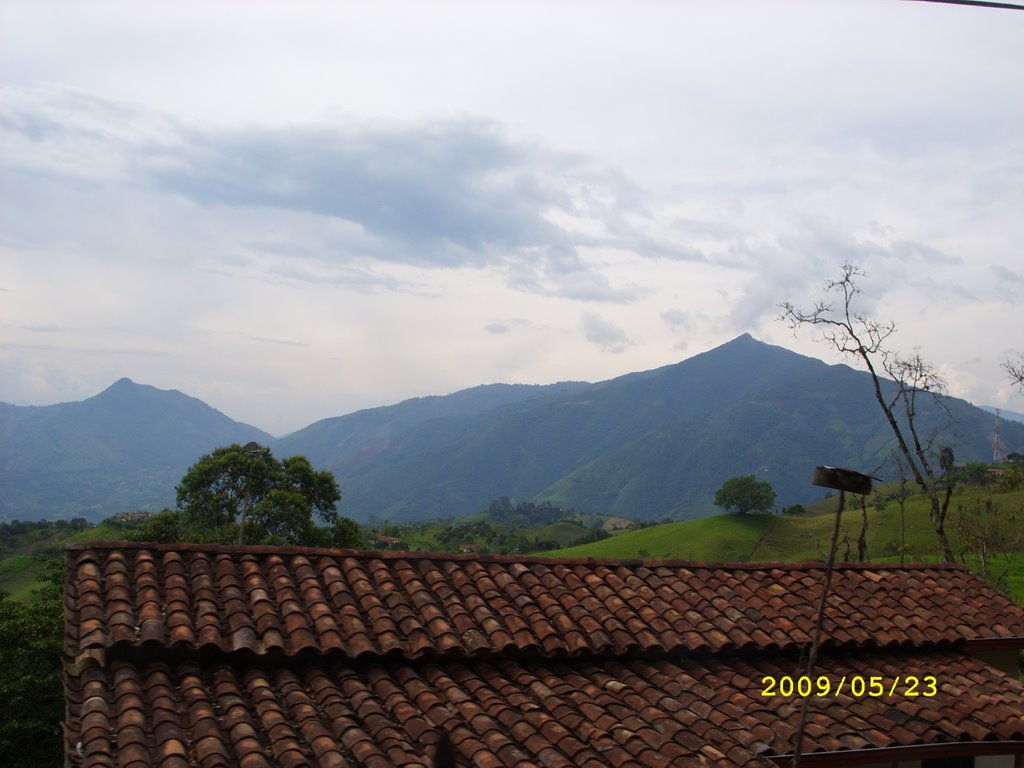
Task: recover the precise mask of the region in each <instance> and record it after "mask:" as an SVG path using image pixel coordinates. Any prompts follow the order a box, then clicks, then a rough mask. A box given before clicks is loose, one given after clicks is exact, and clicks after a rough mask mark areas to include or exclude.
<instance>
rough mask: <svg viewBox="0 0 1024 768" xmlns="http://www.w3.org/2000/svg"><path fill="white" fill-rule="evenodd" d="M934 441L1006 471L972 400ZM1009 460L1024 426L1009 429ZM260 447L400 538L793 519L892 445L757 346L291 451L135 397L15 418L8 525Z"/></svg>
mask: <svg viewBox="0 0 1024 768" xmlns="http://www.w3.org/2000/svg"><path fill="white" fill-rule="evenodd" d="M944 405H945V407H946V411H948V416H947V415H946V413H945V412H944V411H943V409H941V408H939V407H937V406H929V407H926V408H924V409H922V412H921V421H920V423H921V425H922V426H923V427H924V431H925V432H926V433H928V434H931V433H932V432H934V431H935V430H938V429H942V430H943V431H942V434H941V435H940V438H939V443H941V444H944V445H945V444H948V445H952V446H953V447H954V450H955V453H956V458H957V460H958V461H987V460H989V459H990V458H991V454H992V446H991V433H992V429H993V427H994V417H993V415H992V414H990V413H987V412H985V411H984V410H982V409H980V408H976V407H974V406H973V405H971V404H969V403H967V402H965V401H963V400H959V399H956V398H945V399H944ZM1001 438H1002V442H1003V444H1004V445H1005V446H1007V447H1008V448H1009V449H1010V450H1018V451H1019V450H1021V449H1022V448H1024V424H1018V423H1014V422H1009V421H1005V420H1004V421H1003V423H1002V425H1001ZM250 440H255V441H257V442H259V443H261V444H264V445H269V446H270V447H271V448H272V449H273V451H274V453H275V454H276V455H277V456H279V457H283V456H290V455H295V454H301V455H305V456H307V457H308V458H309V459H310V460H311V461H312V462H313V464H314V465H316V466H317V467H319V468H326V469H329V470H331V471H332V472H334V474H335V476H336V477H337V479H338V481H339V484H340V485H341V490H342V496H343V498H342V502H341V507H340V509H341V511H342V513H343V514H345V515H348V516H350V517H353V518H355V519H357V520H362V521H365V520H367V519H370V518H378V519H387V520H392V521H405V520H416V519H424V518H436V517H442V518H443V517H449V516H459V515H462V514H469V513H473V512H477V511H479V510H482V509H484V508H486V507H487V505H488V503H489V502H490V501H491V500H493V499H495V498H498V497H501V496H511V497H514V498H518V499H531V500H535V501H552V502H554V503H557V504H559V505H561V506H567V507H573V508H575V509H577V510H579V511H581V512H594V513H610V514H615V515H620V516H623V517H632V518H641V519H663V518H666V517H671V518H675V519H686V518H693V517H700V516H703V515H706V514H709V513H712V512H715V511H719V510H717V508H715V507H714V505H713V497H714V492H715V490H716V489H717V488H718V487H719V486H720V485H721V484H722V482H723V481H724V480H725V479H727V478H729V477H732V476H734V475H739V474H753V475H756V476H757V477H759V478H762V479H766V480H768V481H770V482H771V483H772V485H773V487H774V488H775V489H776V491H777V492H778V502H779V504H780V505H787V504H793V503H808V502H810V501H813V500H815V499H818V498H820V497H821V496H822V489H819V488H816V487H814V486H811V485H810V475H811V471H812V469H813V467H814V466H816V465H819V464H830V465H835V466H846V467H851V468H855V469H860V470H862V471H865V472H870V473H873V474H876V475H880V476H884V475H885V474H886V472H887V471H888V470H887V468H886V467H885V462H886V459H887V457H888V454H889V451H890V448H891V446H892V439H891V434H890V432H889V429H888V426H887V424H886V422H885V420H884V418H883V416H882V414H881V411H880V409H879V407H878V405H877V403H876V402H875V400H874V395H873V392H872V388H871V384H870V379H869V378H868V376H867V374H865V373H863V372H860V371H855V370H853V369H851V368H849V367H848V366H845V365H833V366H830V365H827V364H825V363H823V362H822V361H820V360H816V359H814V358H810V357H805V356H802V355H799V354H796V353H794V352H791V351H789V350H786V349H783V348H781V347H776V346H772V345H769V344H765V343H762V342H760V341H757V340H755V339H754V338H752V337H751V336H749V335H746V334H745V335H743V336H740V337H739V338H737V339H734V340H733V341H731V342H729V343H727V344H724V345H722V346H720V347H717V348H715V349H713V350H710V351H708V352H705V353H703V354H700V355H696V356H695V357H692V358H689V359H687V360H684V361H682V362H680V363H676V364H673V365H668V366H665V367H662V368H658V369H655V370H651V371H643V372H638V373H630V374H626V375H625V376H620V377H618V378H615V379H610V380H608V381H603V382H598V383H587V382H561V383H557V384H550V385H521V384H491V385H484V386H479V387H474V388H472V389H467V390H463V391H460V392H455V393H453V394H450V395H444V396H436V397H424V398H415V399H412V400H406V401H404V402H401V403H398V404H396V405H391V406H385V407H380V408H373V409H367V410H362V411H358V412H356V413H352V414H348V415H345V416H339V417H335V418H329V419H324V420H322V421H318V422H316V423H314V424H311V425H310V426H308V427H305V428H304V429H301V430H299V431H297V432H294V433H292V434H290V435H287V436H285V437H283V438H278V439H275V438H273V437H272V436H270V435H268V434H266V433H264V432H261V431H260V430H258V429H256V428H255V427H251V426H249V425H246V424H241V423H239V422H236V421H233V420H231V419H230V418H228V417H227V416H225V415H224V414H222V413H220V412H219V411H217V410H215V409H213V408H211V407H210V406H208V405H206V404H205V403H202V402H201V401H199V400H196V399H195V398H191V397H188V396H187V395H184V394H182V393H180V392H177V391H164V390H159V389H156V388H154V387H149V386H145V385H140V384H135V383H133V382H131V381H129V380H127V379H121V380H120V381H118V382H116V383H115V384H114V385H113V386H111V387H110V388H109V389H107V390H105V391H104V392H102V393H100V394H99V395H97V396H95V397H92V398H89V399H88V400H84V401H81V402H77V403H64V404H60V405H52V406H42V407H24V406H13V405H0V487H2V489H3V491H2V494H0V518H3V519H11V518H15V517H18V518H21V519H32V518H39V517H57V516H63V517H67V516H78V515H82V516H85V517H88V518H90V519H94V520H95V519H99V518H103V517H106V516H109V515H111V514H114V513H116V512H119V511H123V510H127V509H151V510H153V509H160V508H161V507H163V506H173V503H174V486H175V484H176V483H177V482H178V480H180V478H181V476H182V475H183V474H184V472H185V470H186V469H187V468H188V466H189V465H190V464H191V463H193V462H194V461H195V460H196V459H197V458H198V457H199V456H200V455H201V454H203V453H206V452H208V451H209V450H211V449H213V448H214V447H216V446H219V445H225V444H229V443H232V442H237V443H245V442H248V441H250Z"/></svg>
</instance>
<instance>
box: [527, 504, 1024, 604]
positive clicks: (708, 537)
mask: <svg viewBox="0 0 1024 768" xmlns="http://www.w3.org/2000/svg"><path fill="white" fill-rule="evenodd" d="M859 498H860V497H858V496H853V495H850V496H848V497H847V509H846V510H845V511H844V512H843V517H842V521H841V524H840V525H841V527H840V539H839V558H840V559H841V560H844V559H856V558H857V538H858V536H859V534H860V529H861V524H862V512H861V509H860V504H859ZM986 499H988V500H990V501H991V502H992V504H993V509H994V510H995V512H996V514H997V516H998V517H997V519H1000V520H1003V521H1004V522H1002V523H1000V524H1001V525H1003V527H1004V529H1005V528H1008V527H1010V526H1018V527H1019V526H1022V525H1024V514H1022V511H1024V491H1012V492H1011V491H997V490H993V489H989V488H981V489H978V488H964V489H962V490H958V491H956V492H955V493H954V496H953V500H952V502H951V504H950V508H949V516H948V518H947V523H946V530H947V534H948V535H949V538H950V540H951V542H952V544H953V548H954V550H955V551H956V552H958V553H959V552H961V551H963V549H964V547H963V544H962V538H961V536H960V534H959V530H958V525H957V518H958V515H959V514H961V511H962V510H970V509H972V508H973V507H974V506H975V505H977V504H979V503H981V504H983V503H984V501H985V500H986ZM837 505H838V498H832V499H828V500H826V501H824V502H821V503H820V504H818V505H815V506H814V507H812V508H811V509H810V510H809V511H808V514H807V515H802V516H799V517H776V516H773V515H744V516H739V515H717V516H714V517H706V518H702V519H700V520H688V521H685V522H681V523H667V524H664V525H657V526H654V527H652V528H644V529H642V530H639V531H630V532H626V533H620V534H617V535H615V536H613V537H612V538H610V539H606V540H605V541H599V542H596V543H593V544H584V545H581V546H578V547H571V548H568V549H560V550H556V551H553V552H545V553H542V554H544V555H550V556H554V557H612V558H622V559H630V558H648V557H654V558H668V559H678V560H699V561H727V560H736V561H743V562H801V561H806V560H823V559H824V558H825V555H826V553H827V551H828V545H829V541H830V539H831V535H832V525H833V521H834V519H835V517H834V516H835V510H836V507H837ZM1011 513H1016V515H1017V517H1016V520H1015V521H1011V520H1010V519H1009V518H1010V516H1011ZM903 517H904V526H903V528H904V545H903V558H902V559H903V560H904V561H905V562H921V561H924V562H935V561H937V560H939V557H938V548H937V546H936V543H935V533H934V531H933V530H932V526H931V522H930V521H929V518H928V501H927V499H926V498H925V497H924V496H914V497H912V498H910V499H908V500H907V502H906V505H905V507H904V511H903ZM899 529H900V509H899V505H898V504H897V503H896V502H894V501H889V502H888V503H887V504H885V505H884V506H883V507H882V508H876V507H875V506H868V508H867V536H866V540H867V549H868V559H869V560H872V561H881V562H900V560H901V557H900V547H899ZM1007 560H1008V556H999V557H997V558H995V559H994V561H993V563H992V565H990V568H993V567H994V568H999V569H1001V568H1003V567H1005V563H1006V562H1007ZM1009 561H1010V570H1009V575H1008V586H1009V591H1010V594H1011V595H1012V596H1013V598H1014V599H1015V600H1017V601H1018V602H1022V603H1024V554H1018V555H1016V556H1013V557H1012V558H1009ZM965 562H966V564H967V565H969V566H971V567H972V568H974V569H975V570H976V571H978V570H980V567H979V564H978V562H977V559H976V558H971V557H970V556H966V557H965Z"/></svg>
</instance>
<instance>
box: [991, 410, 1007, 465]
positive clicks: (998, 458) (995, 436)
mask: <svg viewBox="0 0 1024 768" xmlns="http://www.w3.org/2000/svg"><path fill="white" fill-rule="evenodd" d="M1005 458H1006V452H1005V451H1004V450H1003V441H1002V440H1001V439H1000V438H999V409H998V408H996V429H995V431H994V432H993V433H992V463H993V464H1002V463H1003V459H1005Z"/></svg>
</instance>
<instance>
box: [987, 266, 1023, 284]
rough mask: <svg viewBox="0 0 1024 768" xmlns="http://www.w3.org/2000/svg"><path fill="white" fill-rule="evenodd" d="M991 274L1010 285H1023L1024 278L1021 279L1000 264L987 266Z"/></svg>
mask: <svg viewBox="0 0 1024 768" xmlns="http://www.w3.org/2000/svg"><path fill="white" fill-rule="evenodd" d="M989 269H991V270H992V273H993V274H994V275H995V276H996V277H998V278H999V279H1000V280H1005V281H1007V282H1010V283H1024V277H1021V276H1020V275H1018V274H1017V273H1016V272H1013V271H1011V270H1009V269H1007V268H1006V267H1004V266H1002V265H1000V264H992V265H990V266H989Z"/></svg>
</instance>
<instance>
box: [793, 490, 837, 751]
mask: <svg viewBox="0 0 1024 768" xmlns="http://www.w3.org/2000/svg"><path fill="white" fill-rule="evenodd" d="M845 506H846V491H839V508H838V509H837V510H836V519H835V522H834V523H833V524H832V543H831V544H830V545H829V548H828V560H826V561H825V581H824V583H823V584H822V586H821V598H820V599H819V600H818V618H817V620H816V621H815V624H814V637H813V638H812V639H811V652H810V654H809V658H808V660H807V677H808V678H809V679H811V680H813V679H814V667H815V665H816V664H817V663H818V647H819V646H820V645H821V634H822V625H823V624H824V623H825V601H826V600H827V599H828V590H829V587H830V586H831V585H832V568H833V567H834V566H835V562H836V545H837V544H838V543H839V522H840V520H841V519H842V517H843V508H844V507H845ZM810 703H811V697H810V696H805V697H804V701H803V704H802V705H801V706H800V723H799V725H797V729H796V745H795V747H794V749H793V761H792V762H791V763H790V768H797V766H798V765H800V754H801V753H802V752H803V746H804V730H805V729H806V728H807V710H808V707H809V706H810Z"/></svg>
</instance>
